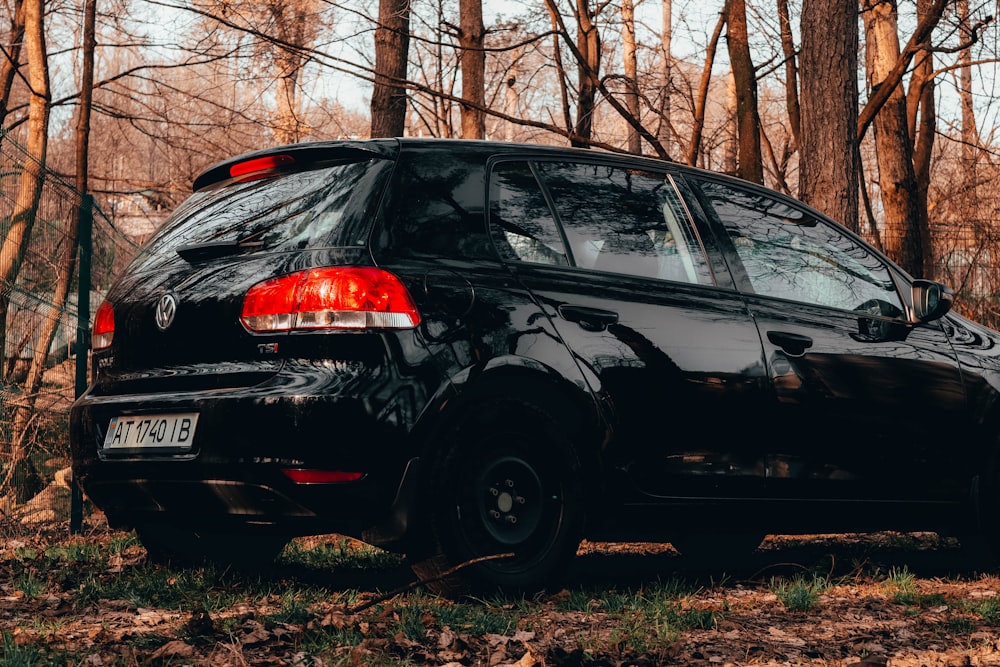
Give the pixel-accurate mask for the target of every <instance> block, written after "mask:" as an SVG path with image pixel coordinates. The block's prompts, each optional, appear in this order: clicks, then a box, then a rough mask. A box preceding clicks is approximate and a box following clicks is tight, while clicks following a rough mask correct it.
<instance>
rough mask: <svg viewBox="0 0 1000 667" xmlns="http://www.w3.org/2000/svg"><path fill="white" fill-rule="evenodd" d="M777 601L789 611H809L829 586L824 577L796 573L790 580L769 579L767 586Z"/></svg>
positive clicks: (816, 604) (814, 606) (817, 603)
mask: <svg viewBox="0 0 1000 667" xmlns="http://www.w3.org/2000/svg"><path fill="white" fill-rule="evenodd" d="M769 588H770V590H771V592H772V593H774V594H775V595H777V596H778V601H779V602H781V604H782V605H784V607H785V609H788V610H789V611H810V610H812V609H815V608H816V607H817V606H818V605H819V601H820V596H821V595H822V594H823V593H824V592H825V591H826V590H827V589H829V588H830V583H829V582H828V581H827V579H826V578H825V577H820V576H817V575H813V576H812V577H806V576H803V575H796V576H795V577H793V578H792V579H791V580H788V579H784V578H776V579H771V584H770V586H769Z"/></svg>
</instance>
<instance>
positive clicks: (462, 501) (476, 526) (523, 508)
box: [411, 400, 584, 597]
mask: <svg viewBox="0 0 1000 667" xmlns="http://www.w3.org/2000/svg"><path fill="white" fill-rule="evenodd" d="M467 415H468V416H466V417H465V418H464V419H462V420H460V422H459V423H458V424H456V425H455V426H454V427H453V428H451V429H450V430H449V431H448V433H447V434H446V436H445V438H444V439H443V440H442V444H443V447H442V448H441V450H440V451H439V453H438V454H437V455H436V456H433V457H432V460H431V466H430V470H429V475H428V478H427V485H426V487H425V493H424V502H425V507H426V509H427V511H428V520H429V524H430V526H429V527H430V534H431V544H430V545H429V548H428V549H426V550H425V552H424V553H423V554H421V555H420V556H418V557H417V558H411V566H412V568H413V571H414V573H415V574H416V575H417V576H418V577H419V578H420V580H421V581H422V582H424V585H425V587H426V588H427V589H429V590H430V591H432V592H434V593H437V594H439V595H445V596H449V597H460V596H463V595H470V594H481V593H489V592H497V591H508V592H514V591H519V592H529V591H530V592H535V591H538V590H540V589H542V588H544V587H545V586H546V585H547V584H551V583H554V582H555V580H556V579H557V578H558V575H561V574H563V573H564V572H565V569H566V565H567V564H568V562H569V561H570V560H571V559H572V558H573V556H574V555H575V554H576V549H577V547H578V546H579V544H580V539H581V535H582V527H583V518H584V514H583V510H582V499H583V484H582V479H583V476H582V474H581V464H580V459H579V457H578V455H577V453H576V451H575V449H574V447H573V445H572V443H571V442H569V440H568V439H567V438H566V437H565V436H564V435H563V434H562V432H561V431H560V429H559V428H558V426H557V424H556V421H555V420H554V419H552V418H551V417H550V416H549V415H548V414H547V413H545V412H544V411H542V410H539V409H537V408H535V407H533V406H531V405H528V404H525V403H522V402H519V401H513V400H497V401H494V402H491V403H489V404H480V405H477V406H475V408H474V409H473V410H471V411H469V412H468V413H467ZM503 554H511V555H509V556H506V557H497V558H491V557H493V556H501V555H503Z"/></svg>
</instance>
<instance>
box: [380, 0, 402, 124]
mask: <svg viewBox="0 0 1000 667" xmlns="http://www.w3.org/2000/svg"><path fill="white" fill-rule="evenodd" d="M409 52H410V2H409V0H379V8H378V27H376V28H375V84H374V87H373V88H372V103H371V112H372V118H371V136H372V137H401V136H403V131H404V130H405V129H406V85H405V83H406V65H407V60H408V58H409Z"/></svg>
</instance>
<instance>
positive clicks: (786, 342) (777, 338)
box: [767, 331, 813, 357]
mask: <svg viewBox="0 0 1000 667" xmlns="http://www.w3.org/2000/svg"><path fill="white" fill-rule="evenodd" d="M767 339H768V340H769V341H771V342H772V343H774V344H775V345H777V346H778V347H780V348H781V349H782V350H784V351H785V354H787V355H789V356H791V357H801V356H802V355H803V354H805V353H806V350H807V349H809V348H810V347H812V344H813V339H812V338H810V337H809V336H803V335H802V334H796V333H789V332H787V331H768V332H767Z"/></svg>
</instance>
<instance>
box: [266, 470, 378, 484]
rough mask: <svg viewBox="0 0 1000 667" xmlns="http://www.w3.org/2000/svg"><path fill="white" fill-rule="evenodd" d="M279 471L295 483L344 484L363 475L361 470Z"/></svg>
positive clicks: (354, 480)
mask: <svg viewBox="0 0 1000 667" xmlns="http://www.w3.org/2000/svg"><path fill="white" fill-rule="evenodd" d="M281 472H283V473H285V477H287V478H288V479H290V480H292V481H293V482H295V483H296V484H344V483H345V482H356V481H358V480H359V479H361V478H362V477H364V476H365V474H364V473H362V472H346V471H343V470H309V469H305V468H285V469H283V470H282V471H281Z"/></svg>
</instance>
